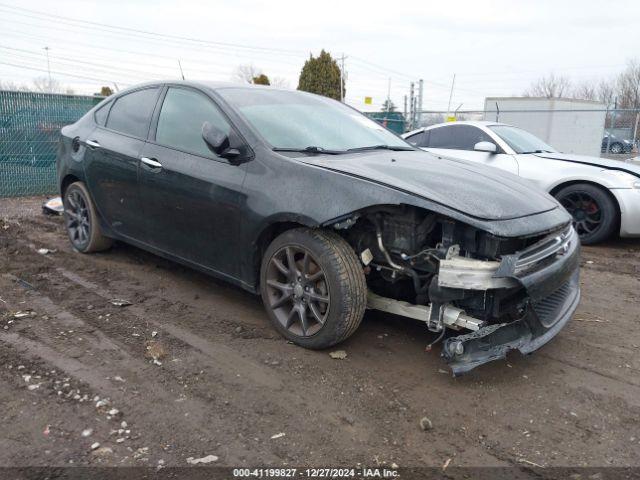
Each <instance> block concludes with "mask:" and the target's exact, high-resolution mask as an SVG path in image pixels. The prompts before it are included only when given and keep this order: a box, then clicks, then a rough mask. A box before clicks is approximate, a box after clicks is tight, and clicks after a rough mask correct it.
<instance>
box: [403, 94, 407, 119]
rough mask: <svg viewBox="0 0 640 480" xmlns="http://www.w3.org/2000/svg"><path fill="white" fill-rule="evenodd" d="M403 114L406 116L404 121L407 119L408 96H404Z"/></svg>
mask: <svg viewBox="0 0 640 480" xmlns="http://www.w3.org/2000/svg"><path fill="white" fill-rule="evenodd" d="M402 115H403V117H404V121H405V122H406V121H407V96H406V95H405V96H404V109H403V110H402Z"/></svg>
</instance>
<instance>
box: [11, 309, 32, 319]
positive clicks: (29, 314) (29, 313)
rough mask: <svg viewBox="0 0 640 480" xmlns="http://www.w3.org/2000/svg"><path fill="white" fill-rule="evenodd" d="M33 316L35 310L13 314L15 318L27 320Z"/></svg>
mask: <svg viewBox="0 0 640 480" xmlns="http://www.w3.org/2000/svg"><path fill="white" fill-rule="evenodd" d="M31 315H35V313H34V312H33V310H20V311H18V312H16V313H14V314H13V318H25V317H30V316H31Z"/></svg>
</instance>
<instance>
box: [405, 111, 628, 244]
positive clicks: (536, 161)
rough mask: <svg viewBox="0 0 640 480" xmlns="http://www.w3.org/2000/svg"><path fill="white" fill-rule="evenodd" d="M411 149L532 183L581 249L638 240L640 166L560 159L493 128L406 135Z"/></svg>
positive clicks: (506, 129)
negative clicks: (570, 227)
mask: <svg viewBox="0 0 640 480" xmlns="http://www.w3.org/2000/svg"><path fill="white" fill-rule="evenodd" d="M403 137H404V138H405V139H406V140H407V141H408V142H409V143H411V144H413V145H416V146H418V147H420V148H422V149H423V150H426V151H428V152H431V153H434V154H435V155H437V156H440V157H447V158H459V159H463V160H470V161H473V162H478V163H482V164H485V165H487V166H491V167H496V168H500V169H503V170H507V171H509V172H511V173H515V174H516V175H519V176H521V177H523V178H526V179H528V180H531V181H533V182H535V183H536V184H537V185H538V186H540V187H541V188H543V189H544V190H546V191H547V192H549V193H550V194H551V195H553V196H554V197H556V198H557V199H558V201H559V202H560V203H561V204H562V205H563V206H564V207H565V208H566V209H567V211H568V212H569V213H571V215H572V216H573V219H574V224H575V227H576V230H577V231H578V234H579V235H580V239H581V240H582V243H584V244H593V243H598V242H601V241H603V240H605V239H606V238H608V237H609V236H611V235H612V234H613V233H614V232H616V231H618V232H619V233H620V236H622V237H640V165H638V164H637V163H635V162H624V161H619V160H607V159H604V158H597V157H588V156H583V155H573V154H563V153H560V152H558V151H557V150H555V149H554V148H553V147H552V146H550V145H547V144H546V143H544V142H543V141H542V140H540V139H539V138H537V137H536V136H535V135H532V134H531V133H529V132H527V131H526V130H523V129H521V128H518V127H514V126H511V125H506V124H503V123H496V122H452V123H443V124H438V125H433V126H430V127H426V128H421V129H418V130H414V131H412V132H408V133H405V134H404V135H403Z"/></svg>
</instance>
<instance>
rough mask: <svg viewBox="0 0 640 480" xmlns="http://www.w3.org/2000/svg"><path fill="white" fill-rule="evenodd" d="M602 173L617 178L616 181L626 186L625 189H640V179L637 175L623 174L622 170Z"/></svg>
mask: <svg viewBox="0 0 640 480" xmlns="http://www.w3.org/2000/svg"><path fill="white" fill-rule="evenodd" d="M602 172H607V173H608V174H610V175H613V176H614V177H616V179H617V180H618V181H620V182H621V183H622V184H623V185H624V188H638V189H640V178H638V177H636V176H635V175H631V174H630V173H627V172H623V171H622V170H602Z"/></svg>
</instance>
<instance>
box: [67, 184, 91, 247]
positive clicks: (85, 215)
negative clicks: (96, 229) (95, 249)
mask: <svg viewBox="0 0 640 480" xmlns="http://www.w3.org/2000/svg"><path fill="white" fill-rule="evenodd" d="M66 200H67V201H66V205H65V207H64V215H65V219H66V223H67V230H68V231H69V237H70V238H71V241H72V243H73V244H74V246H79V245H83V244H85V243H86V242H88V241H89V234H90V228H91V223H90V218H89V209H88V207H87V202H86V200H85V198H84V196H83V195H82V194H81V193H80V192H79V191H77V190H72V191H71V192H69V193H68V195H67V197H66Z"/></svg>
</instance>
